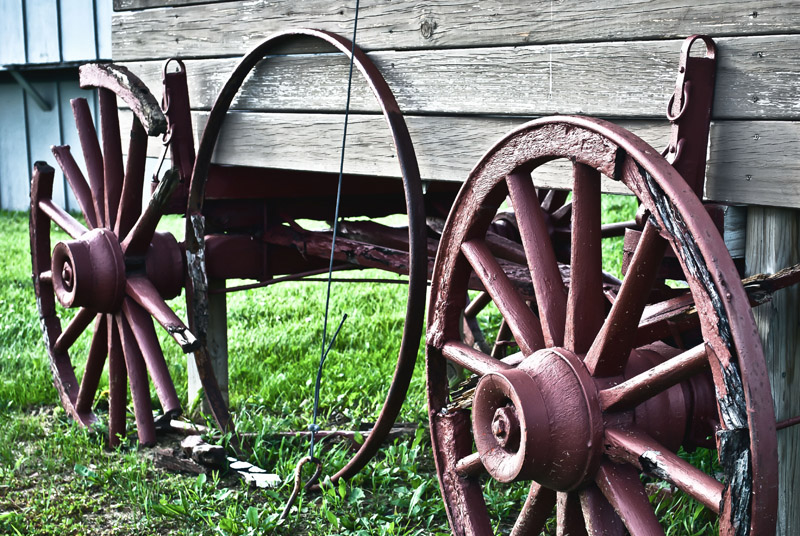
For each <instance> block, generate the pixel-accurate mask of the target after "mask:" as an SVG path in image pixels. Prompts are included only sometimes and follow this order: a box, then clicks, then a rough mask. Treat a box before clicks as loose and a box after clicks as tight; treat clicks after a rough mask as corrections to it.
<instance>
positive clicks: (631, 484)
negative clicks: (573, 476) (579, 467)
mask: <svg viewBox="0 0 800 536" xmlns="http://www.w3.org/2000/svg"><path fill="white" fill-rule="evenodd" d="M595 481H596V483H597V487H598V488H600V491H602V492H603V495H605V497H606V499H608V502H609V503H611V506H613V507H614V510H615V511H616V512H617V514H618V515H619V517H620V518H621V519H622V522H623V523H624V524H625V527H627V529H628V532H630V535H631V536H659V535H661V536H663V534H664V529H663V528H661V525H660V524H659V523H658V519H657V518H656V514H655V512H654V511H653V507H652V506H650V499H649V498H648V497H647V493H645V490H644V484H642V481H641V480H640V479H639V473H638V471H636V469H634V468H633V467H632V466H630V465H617V464H614V463H611V462H608V461H606V462H603V464H602V465H600V469H599V470H598V471H597V475H596V476H595Z"/></svg>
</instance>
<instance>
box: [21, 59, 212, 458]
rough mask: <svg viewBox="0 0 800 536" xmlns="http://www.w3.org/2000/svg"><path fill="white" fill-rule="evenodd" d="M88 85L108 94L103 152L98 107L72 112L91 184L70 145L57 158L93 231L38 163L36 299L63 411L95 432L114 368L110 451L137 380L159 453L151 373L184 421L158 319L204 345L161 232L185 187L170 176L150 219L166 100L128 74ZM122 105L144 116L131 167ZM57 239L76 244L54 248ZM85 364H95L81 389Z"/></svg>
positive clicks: (89, 76)
mask: <svg viewBox="0 0 800 536" xmlns="http://www.w3.org/2000/svg"><path fill="white" fill-rule="evenodd" d="M80 77H81V86H82V87H84V88H92V87H93V88H97V89H98V97H99V103H100V116H101V117H100V125H101V134H102V149H101V142H100V141H99V140H98V135H97V132H96V131H95V127H94V123H93V121H92V117H91V113H90V111H89V106H88V104H87V101H86V100H85V99H75V100H73V101H72V108H73V112H74V115H75V122H76V127H77V130H78V134H79V137H80V141H81V148H82V150H83V155H84V159H85V161H86V168H87V174H88V183H87V180H86V179H85V178H84V175H83V173H82V172H81V170H80V168H79V167H78V165H77V164H76V162H75V160H74V158H73V156H72V154H71V152H70V148H69V146H61V147H53V154H54V155H55V158H56V161H57V162H58V165H59V166H60V167H61V170H62V171H63V172H64V176H65V177H66V179H67V182H68V183H69V185H70V188H71V190H72V193H73V194H74V195H75V198H76V199H77V201H78V205H79V207H80V209H81V213H82V214H83V217H84V219H85V222H86V225H85V226H84V224H83V223H81V222H79V221H78V220H76V219H75V218H73V217H72V216H71V215H70V214H68V213H67V212H65V211H64V210H62V209H61V208H60V207H58V206H57V205H56V204H54V203H53V201H52V198H51V197H52V191H53V175H54V171H53V168H51V167H50V166H48V165H47V164H45V163H44V162H37V163H36V164H35V166H34V173H33V182H32V186H31V220H30V235H31V257H32V266H33V280H34V288H35V292H36V298H37V304H38V307H39V315H40V318H41V325H42V330H43V332H44V338H45V343H46V345H47V352H48V355H49V357H50V365H51V369H52V372H53V380H54V383H55V386H56V389H57V390H58V392H59V395H60V398H61V403H62V405H63V406H64V409H66V411H67V413H68V414H69V415H71V416H72V417H73V418H74V419H75V420H77V421H78V422H80V423H81V424H83V425H90V424H92V423H94V422H95V421H96V419H97V417H96V415H95V414H94V411H93V408H94V401H95V396H96V392H97V389H98V386H99V383H100V380H101V375H102V372H103V368H104V364H105V361H106V358H108V382H109V443H110V444H111V445H117V444H118V443H119V438H120V436H121V435H124V434H125V414H126V404H127V389H126V387H125V383H126V381H125V380H126V378H129V380H130V387H131V394H132V398H133V406H134V411H135V415H136V423H137V431H138V435H139V442H140V443H141V444H145V445H148V444H152V443H154V442H155V424H154V418H153V412H152V409H151V403H150V388H149V383H148V373H149V375H150V377H152V379H153V383H154V384H155V390H156V393H157V395H158V398H159V400H160V402H161V406H162V410H163V414H164V416H165V417H167V418H169V417H172V416H174V415H177V414H179V413H180V412H181V408H180V403H179V401H178V396H177V394H176V392H175V387H174V385H173V383H172V380H171V378H170V374H169V371H168V369H167V364H166V361H165V359H164V355H163V353H162V351H161V347H160V345H159V342H158V339H157V337H156V332H155V329H154V327H153V321H152V318H155V319H156V320H157V321H158V322H159V323H160V324H161V325H162V326H163V327H164V328H165V329H166V330H167V331H168V332H169V333H170V334H171V335H172V337H173V338H174V339H175V340H176V341H177V342H178V343H179V344H180V345H181V347H182V348H183V349H184V351H190V350H192V349H194V348H195V347H196V344H197V343H196V340H195V339H194V337H193V336H192V334H191V333H190V332H189V331H188V330H187V329H186V327H185V326H184V324H183V322H181V320H180V319H178V317H177V316H176V315H175V314H174V313H173V312H172V310H171V309H170V308H169V307H168V306H167V305H166V303H165V300H166V299H169V298H173V297H175V296H177V295H178V294H179V293H180V291H181V288H182V286H183V278H184V268H183V267H184V260H183V253H182V250H181V247H180V246H179V245H178V243H177V242H176V240H175V238H174V237H173V236H172V235H170V234H167V233H157V232H155V229H156V224H157V223H158V221H159V218H160V216H161V207H162V206H163V204H164V202H165V201H166V199H167V198H168V197H169V194H170V192H171V188H174V186H175V184H176V179H175V176H174V175H172V174H171V172H170V173H168V174H167V178H166V179H165V180H164V181H162V183H161V185H160V186H159V188H158V189H157V190H156V192H155V193H154V194H153V197H152V199H151V200H150V203H149V205H148V207H147V208H146V210H144V212H142V191H143V186H144V173H145V170H144V166H145V159H146V148H147V139H148V136H156V135H158V134H163V133H164V132H165V131H166V126H167V123H166V119H165V118H164V115H163V114H162V113H161V109H160V107H159V105H158V103H157V102H156V100H155V99H154V98H153V96H152V95H151V94H150V92H149V91H148V90H147V88H146V87H145V86H144V84H143V83H142V82H141V81H140V80H139V79H138V78H136V77H135V76H133V75H132V74H131V73H130V72H128V71H127V69H124V68H121V67H116V66H113V65H85V66H83V67H81V70H80ZM117 97H119V98H121V99H122V100H123V101H124V102H125V103H126V105H127V106H129V107H130V108H131V109H132V110H133V111H134V115H135V118H134V121H133V127H132V130H131V133H130V146H129V149H128V159H127V165H126V167H125V168H123V155H122V148H121V141H120V130H119V118H118V112H117ZM51 223H54V224H55V226H53V225H51ZM56 228H58V229H60V231H63V232H65V233H66V234H67V235H69V239H66V240H59V241H58V242H57V243H56V244H55V245H54V246H52V244H51V242H54V241H55V239H53V240H51V238H52V234H53V233H54V232H56ZM51 246H52V248H51ZM70 310H76V312H75V314H74V316H72V318H71V320H69V321H68V322H63V321H64V320H66V319H67V318H68V317H69V316H70V315H71V313H70V312H69V311H70ZM151 317H152V318H151ZM62 323H63V325H62ZM89 330H91V333H92V335H91V342H90V344H89V345H88V350H87V352H86V356H85V358H83V359H80V360H76V362H73V359H72V357H71V356H70V349H71V347H72V346H73V345H74V344H75V342H76V341H77V340H78V339H79V338H80V336H81V334H82V333H84V332H85V331H89ZM73 353H74V352H73ZM77 361H85V365H84V366H83V372H82V375H81V376H80V380H78V377H77V376H76V373H75V369H76V366H75V365H77V364H78V362H77Z"/></svg>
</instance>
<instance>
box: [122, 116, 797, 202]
mask: <svg viewBox="0 0 800 536" xmlns="http://www.w3.org/2000/svg"><path fill="white" fill-rule="evenodd" d="M207 115H208V114H207V112H195V113H194V117H193V121H194V124H195V128H196V129H197V130H198V132H200V131H201V130H202V127H203V125H204V124H205V120H206V117H207ZM525 121H526V119H524V118H478V117H434V116H407V117H406V122H407V123H408V128H409V131H410V132H411V138H412V141H413V142H414V147H415V150H416V153H417V158H418V159H419V165H420V171H421V173H422V177H423V178H424V179H427V180H446V181H463V180H464V179H465V178H466V177H467V175H468V174H469V172H470V170H471V169H472V167H473V166H474V165H475V164H476V163H477V162H478V159H480V157H481V156H482V155H483V154H484V153H485V152H486V151H487V150H488V149H489V148H490V147H491V146H492V145H493V144H494V143H495V142H496V141H498V140H499V139H500V138H501V137H502V136H504V135H505V134H507V133H508V132H509V131H510V130H511V129H513V128H515V127H517V126H519V125H521V124H523V123H524V122H525ZM342 122H343V117H342V116H341V115H337V114H277V113H236V114H230V115H229V117H228V118H227V120H226V123H225V125H224V127H223V133H222V137H221V139H220V143H219V145H218V147H217V149H216V152H215V155H214V161H215V162H216V163H219V164H238V165H246V166H256V167H274V168H285V169H299V170H310V171H323V172H336V171H338V169H339V167H338V166H339V144H340V143H341V131H342ZM619 123H620V124H621V125H622V126H624V127H626V128H628V129H629V130H631V131H633V132H634V133H636V134H638V135H639V136H641V137H642V138H643V139H644V140H645V141H647V142H648V143H650V144H651V145H653V146H654V147H656V148H661V147H664V146H665V145H666V143H667V139H668V136H669V125H668V124H667V123H666V122H665V121H662V122H658V121H646V120H645V121H620V122H619ZM123 130H124V129H123ZM711 137H712V140H711V146H710V157H709V164H708V180H707V184H706V197H707V198H708V199H710V200H714V201H724V202H728V203H741V204H761V205H773V206H800V181H798V180H797V177H798V176H800V154H798V152H797V150H796V148H797V147H800V123H796V122H785V121H717V122H714V123H713V124H712V130H711ZM756 137H758V139H757V140H756V139H754V138H756ZM149 150H150V151H151V153H150V155H151V156H153V157H155V156H157V155H159V154H160V150H161V149H160V146H159V144H152V145H151V148H150V149H149ZM346 155H347V158H346V161H345V172H348V173H359V174H368V175H378V176H390V177H396V176H399V169H398V166H397V159H396V157H395V153H394V149H393V147H392V143H391V139H390V137H389V134H388V130H387V128H386V126H385V123H384V121H383V118H382V117H381V116H374V115H373V116H371V115H354V116H351V117H350V125H349V127H348V142H347V151H346ZM536 173H537V175H536V181H537V184H539V185H542V186H549V187H553V188H567V187H570V184H571V172H570V170H569V167H568V166H566V164H557V163H551V164H547V165H546V166H543V167H542V168H540V169H539V170H537V172H536ZM748 176H749V178H748ZM603 188H604V191H607V192H617V193H627V191H626V190H625V189H624V187H622V186H621V185H620V184H619V183H615V182H613V181H604V183H603Z"/></svg>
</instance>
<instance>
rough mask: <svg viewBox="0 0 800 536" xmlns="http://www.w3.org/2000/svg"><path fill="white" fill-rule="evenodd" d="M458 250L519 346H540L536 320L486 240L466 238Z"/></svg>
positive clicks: (530, 348)
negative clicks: (484, 288) (492, 301)
mask: <svg viewBox="0 0 800 536" xmlns="http://www.w3.org/2000/svg"><path fill="white" fill-rule="evenodd" d="M461 251H462V252H463V253H464V256H465V257H466V258H467V260H468V261H469V263H470V264H471V265H472V268H473V269H474V270H475V273H476V274H477V276H478V278H479V279H480V280H481V282H482V283H483V285H484V287H486V290H487V291H488V292H489V294H491V296H492V300H494V303H495V305H496V306H497V308H498V309H499V310H500V314H502V315H503V318H504V319H505V321H506V322H507V323H508V326H509V328H510V329H511V332H512V333H513V334H514V339H515V340H516V341H517V344H518V345H519V347H520V349H521V350H522V351H523V352H525V353H527V354H531V353H533V352H535V351H536V350H539V349H541V348H544V337H543V335H542V327H541V325H540V324H539V319H538V318H536V315H534V314H533V311H531V310H530V307H528V305H527V304H526V303H525V300H523V299H522V297H520V295H519V294H518V293H517V292H516V290H515V289H514V285H513V283H511V281H510V280H509V279H508V277H506V274H505V273H504V272H503V269H502V268H501V267H500V264H499V263H498V262H497V260H496V259H495V258H494V257H493V256H492V254H491V252H490V251H489V248H488V247H487V245H486V243H485V242H484V241H483V240H470V241H469V242H465V243H464V244H462V245H461Z"/></svg>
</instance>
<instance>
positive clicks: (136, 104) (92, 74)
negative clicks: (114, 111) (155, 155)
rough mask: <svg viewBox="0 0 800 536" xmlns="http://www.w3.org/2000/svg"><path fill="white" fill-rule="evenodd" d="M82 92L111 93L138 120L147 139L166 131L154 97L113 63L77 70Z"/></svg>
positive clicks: (125, 71) (128, 72) (145, 87)
mask: <svg viewBox="0 0 800 536" xmlns="http://www.w3.org/2000/svg"><path fill="white" fill-rule="evenodd" d="M78 76H79V83H80V86H81V88H83V89H89V88H105V89H109V90H111V91H112V92H114V93H115V94H116V95H117V96H118V97H119V98H120V99H122V101H123V102H124V103H125V104H127V105H128V107H129V108H130V109H131V110H132V111H133V113H134V114H136V117H138V118H139V121H141V123H142V125H143V126H144V128H145V130H146V131H147V134H148V136H158V135H160V134H164V133H166V131H167V120H166V118H165V117H164V113H163V112H162V111H161V107H160V106H159V105H158V101H156V99H155V97H153V95H152V94H151V93H150V90H148V89H147V86H146V85H145V84H144V82H142V81H141V80H140V79H139V77H137V76H136V75H134V74H133V73H131V72H130V71H129V70H128V69H127V68H125V67H122V66H121V65H114V64H113V63H87V64H85V65H82V66H81V67H80V69H78Z"/></svg>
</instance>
